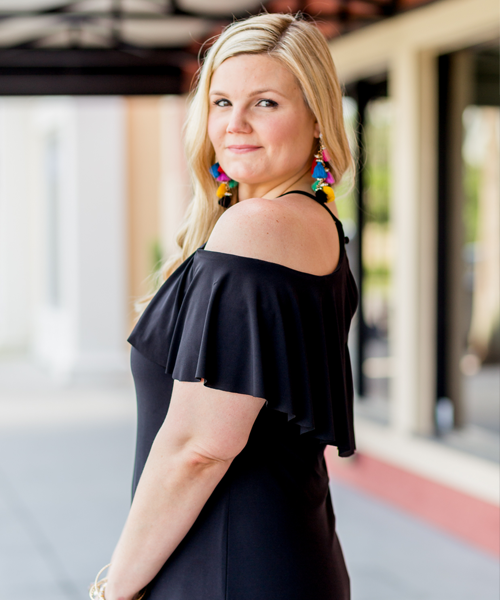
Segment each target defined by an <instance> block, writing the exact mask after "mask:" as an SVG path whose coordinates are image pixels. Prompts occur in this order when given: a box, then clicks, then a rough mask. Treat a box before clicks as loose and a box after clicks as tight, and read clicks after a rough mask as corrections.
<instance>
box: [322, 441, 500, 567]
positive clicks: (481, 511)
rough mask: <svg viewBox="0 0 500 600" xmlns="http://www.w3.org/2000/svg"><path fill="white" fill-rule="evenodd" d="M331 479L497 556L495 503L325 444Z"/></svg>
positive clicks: (499, 530)
mask: <svg viewBox="0 0 500 600" xmlns="http://www.w3.org/2000/svg"><path fill="white" fill-rule="evenodd" d="M325 458H326V463H327V466H328V473H329V474H330V477H332V479H337V480H339V481H343V482H345V483H348V484H350V485H352V486H354V487H356V488H358V489H361V490H363V491H365V492H368V493H370V494H373V495H375V496H377V497H379V498H383V499H384V500H387V501H388V502H391V503H392V504H395V505H396V506H398V507H399V508H402V509H404V510H406V511H408V512H410V513H412V514H413V515H416V516H418V517H421V518H422V519H424V520H425V521H428V522H429V523H432V524H433V525H436V526H438V527H440V528H441V529H444V530H445V531H447V532H449V533H452V534H454V535H456V536H458V537H460V538H462V539H463V540H465V541H467V542H469V543H471V544H473V545H475V546H477V547H479V548H481V549H483V550H486V551H487V552H490V553H492V554H494V555H495V556H500V510H499V507H498V506H495V505H494V504H490V503H488V502H485V501H484V500H479V499H477V498H474V497H473V496H469V495H468V494H465V493H463V492H460V491H458V490H454V489H452V488H450V487H448V486H446V485H442V484H440V483H436V482H434V481H431V480H430V479H426V478H425V477H422V476H420V475H416V474H414V473H411V472H409V471H405V470H404V469H402V468H400V467H396V466H393V465H390V464H389V463H386V462H383V461H381V460H379V459H376V458H373V457H371V456H368V455H366V454H361V453H356V455H355V456H354V457H353V458H352V459H347V460H346V459H342V458H339V457H338V456H337V455H336V449H335V448H333V447H330V446H328V447H327V449H326V453H325Z"/></svg>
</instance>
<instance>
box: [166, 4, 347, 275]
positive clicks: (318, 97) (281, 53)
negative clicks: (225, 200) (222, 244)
mask: <svg viewBox="0 0 500 600" xmlns="http://www.w3.org/2000/svg"><path fill="white" fill-rule="evenodd" d="M239 54H267V55H268V56H271V57H273V58H276V59H277V60H279V61H281V62H282V63H283V64H284V65H285V66H286V67H288V68H289V69H290V71H291V72H292V73H293V74H294V75H295V77H296V78H297V80H298V82H299V84H300V86H301V88H302V92H303V94H304V99H305V102H306V104H307V105H308V107H309V108H310V110H311V112H312V113H313V115H314V117H315V118H316V120H317V122H318V124H319V128H320V131H321V132H322V134H323V142H324V144H325V146H326V147H327V148H328V151H329V153H330V156H331V162H330V164H331V166H332V175H333V177H334V178H335V181H337V182H340V180H341V179H342V176H343V175H344V173H345V172H346V171H347V170H348V169H349V168H350V167H352V166H353V161H352V156H351V152H350V149H349V142H348V140H347V136H346V133H345V130H344V121H343V113H342V90H341V88H340V84H339V81H338V77H337V72H336V69H335V65H334V63H333V59H332V56H331V54H330V50H329V48H328V45H327V43H326V40H325V38H324V37H323V35H322V34H321V32H320V31H319V30H318V29H317V27H316V26H314V25H313V24H311V23H308V22H307V21H304V20H301V19H300V18H296V17H294V16H293V15H289V14H267V13H265V14H260V15H257V16H254V17H250V18H248V19H245V20H243V21H236V22H235V23H232V24H231V25H229V26H228V27H226V29H225V30H224V31H223V33H222V34H221V35H220V36H219V37H218V39H217V40H216V41H215V43H214V44H213V45H212V46H211V48H210V49H209V51H208V52H207V54H206V56H205V59H204V60H203V64H202V66H201V68H200V70H199V75H198V82H197V85H196V88H195V90H194V91H193V93H192V95H191V102H190V105H189V110H188V115H187V120H186V124H185V129H184V132H185V150H186V157H187V163H188V169H189V171H190V175H191V183H192V188H193V199H192V201H191V203H190V205H189V207H188V210H187V214H186V218H185V220H184V222H183V224H182V226H181V228H180V230H179V233H178V235H177V244H178V246H179V251H178V252H177V253H176V254H175V255H174V256H172V257H171V258H170V259H169V260H168V261H167V262H166V263H165V265H164V266H163V268H162V269H161V272H160V276H159V280H160V282H163V281H164V280H165V279H167V278H168V276H169V275H170V274H171V273H172V272H173V271H174V270H175V269H176V268H177V267H178V266H179V265H180V264H181V263H182V262H183V261H184V260H186V258H187V257H188V256H190V255H191V254H192V253H193V252H194V251H195V250H197V249H198V248H199V247H200V246H201V245H203V244H204V243H205V242H206V241H207V240H208V238H209V236H210V234H211V232H212V230H213V228H214V226H215V224H216V222H217V220H218V219H219V217H220V216H221V215H222V213H223V212H224V210H225V209H223V208H221V206H219V204H218V199H217V196H216V189H217V185H218V184H217V183H216V182H215V180H214V179H213V177H212V175H211V174H210V172H209V168H210V166H211V165H212V164H213V163H214V162H215V153H214V149H213V146H212V143H211V142H210V139H209V137H208V132H207V129H208V112H209V100H208V97H209V90H210V84H211V80H212V74H213V73H214V71H215V70H216V69H217V68H218V67H219V66H220V65H221V64H222V63H223V62H224V61H225V60H227V59H228V58H231V57H233V56H237V55H239ZM236 197H237V192H236V194H235V193H233V199H235V198H236ZM233 201H234V200H233Z"/></svg>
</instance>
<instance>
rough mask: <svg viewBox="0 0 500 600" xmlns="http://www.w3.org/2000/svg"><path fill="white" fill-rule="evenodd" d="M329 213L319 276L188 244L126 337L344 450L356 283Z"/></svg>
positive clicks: (350, 439) (350, 443)
mask: <svg viewBox="0 0 500 600" xmlns="http://www.w3.org/2000/svg"><path fill="white" fill-rule="evenodd" d="M329 212H330V211H329ZM332 216H333V215H332ZM335 222H336V224H337V228H338V233H339V238H340V241H341V244H340V257H339V262H338V265H337V268H336V269H335V270H334V271H333V272H332V273H331V274H329V275H325V276H317V275H311V274H308V273H304V272H301V271H296V270H294V269H290V268H288V267H285V266H282V265H279V264H276V263H272V262H267V261H263V260H258V259H254V258H248V257H242V256H237V255H234V254H225V253H220V252H212V251H206V250H204V248H203V247H202V248H200V249H198V250H197V251H196V252H195V253H194V254H192V255H191V256H190V257H189V258H188V259H187V260H186V261H185V262H184V263H183V264H182V265H181V266H180V267H179V268H178V269H177V271H175V272H174V273H173V274H172V275H171V276H170V277H169V279H168V280H167V281H166V282H165V284H164V285H163V286H162V287H161V288H160V290H159V291H158V293H157V294H156V296H155V297H154V298H153V300H152V301H151V303H150V304H149V306H148V307H147V309H146V310H145V312H144V314H143V315H142V317H141V319H140V320H139V323H138V324H137V326H136V327H135V329H134V331H133V332H132V334H131V336H130V337H129V342H130V343H131V344H132V346H134V347H135V348H136V349H137V350H139V352H141V353H142V354H143V355H144V356H146V357H147V358H149V359H151V360H152V361H154V362H156V363H157V364H159V365H161V366H163V367H165V372H166V373H168V374H170V375H172V377H173V378H174V379H178V380H179V381H199V380H201V379H204V380H205V385H207V386H208V387H213V388H216V389H220V390H224V391H228V392H235V393H240V394H248V395H251V396H255V397H258V398H264V399H265V400H266V401H267V407H268V408H270V409H273V410H277V411H280V412H283V413H285V414H286V415H287V417H288V420H289V421H291V422H293V423H294V424H296V425H298V427H299V429H300V432H301V433H310V434H311V435H312V436H313V437H315V438H316V439H317V440H318V441H321V442H324V443H327V444H332V445H336V446H338V449H339V454H340V455H341V456H349V455H351V454H352V453H353V452H354V449H355V442H354V432H353V416H352V399H353V387H352V375H351V365H350V360H349V350H348V347H347V337H348V332H349V325H350V322H351V318H352V316H353V314H354V311H355V308H356V305H357V290H356V285H355V282H354V278H353V276H352V273H351V271H350V269H349V263H348V260H347V255H346V253H345V248H344V244H343V239H344V235H343V231H342V225H341V223H340V221H338V219H335Z"/></svg>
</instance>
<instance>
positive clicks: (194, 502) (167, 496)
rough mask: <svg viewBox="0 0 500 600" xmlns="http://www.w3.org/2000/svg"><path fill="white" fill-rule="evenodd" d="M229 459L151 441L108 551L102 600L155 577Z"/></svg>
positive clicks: (119, 597) (119, 599)
mask: <svg viewBox="0 0 500 600" xmlns="http://www.w3.org/2000/svg"><path fill="white" fill-rule="evenodd" d="M230 464H231V461H230V460H226V461H218V460H213V459H211V458H207V457H205V456H203V454H200V453H198V452H196V451H195V449H193V448H192V447H190V446H189V444H186V445H184V446H182V447H172V446H170V445H169V444H165V443H164V442H162V441H158V439H157V440H156V441H155V443H154V444H153V446H152V448H151V452H150V455H149V458H148V460H147V462H146V465H145V467H144V471H143V473H142V476H141V479H140V481H139V485H138V486H137V490H136V493H135V496H134V501H133V503H132V507H131V509H130V513H129V516H128V519H127V522H126V524H125V527H124V529H123V533H122V536H121V538H120V541H119V542H118V545H117V547H116V549H115V552H114V553H113V558H112V563H111V567H110V569H109V576H108V584H107V588H106V599H107V600H130V599H131V598H132V597H133V596H134V595H135V594H136V593H137V592H138V591H140V590H141V589H142V588H143V587H144V586H145V585H146V584H148V583H149V582H150V581H151V580H152V579H153V578H154V577H155V575H156V574H157V573H158V571H159V570H160V569H161V567H162V566H163V564H164V563H165V561H166V560H167V559H168V558H169V556H170V555H171V554H172V552H173V551H174V550H175V548H176V547H177V546H178V544H179V543H180V542H181V540H182V539H183V538H184V536H185V535H186V533H187V532H188V531H189V529H190V528H191V526H192V525H193V523H194V522H195V520H196V518H197V517H198V515H199V513H200V512H201V509H202V508H203V506H204V505H205V503H206V501H207V500H208V498H209V497H210V495H211V494H212V492H213V490H214V489H215V487H216V486H217V484H218V483H219V481H220V480H221V479H222V477H223V476H224V474H225V473H226V471H227V469H228V468H229V465H230Z"/></svg>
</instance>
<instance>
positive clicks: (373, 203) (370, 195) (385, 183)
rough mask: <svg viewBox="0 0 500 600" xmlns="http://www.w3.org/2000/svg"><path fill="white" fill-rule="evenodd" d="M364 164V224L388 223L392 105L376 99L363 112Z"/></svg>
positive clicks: (387, 101)
mask: <svg viewBox="0 0 500 600" xmlns="http://www.w3.org/2000/svg"><path fill="white" fill-rule="evenodd" d="M365 115H366V116H365V130H364V134H365V135H364V139H365V148H366V164H365V169H364V172H363V178H364V179H363V183H364V185H365V197H364V202H363V204H364V208H365V220H366V222H368V223H369V222H376V223H388V222H389V198H390V172H389V161H390V152H389V150H390V133H391V102H390V100H389V99H388V98H378V99H376V100H372V101H371V102H369V103H368V106H367V107H366V113H365Z"/></svg>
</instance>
